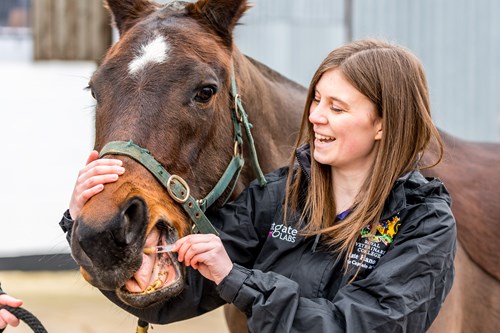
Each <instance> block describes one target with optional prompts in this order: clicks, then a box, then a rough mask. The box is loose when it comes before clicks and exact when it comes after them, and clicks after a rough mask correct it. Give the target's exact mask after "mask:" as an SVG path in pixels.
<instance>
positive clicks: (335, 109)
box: [330, 106, 343, 113]
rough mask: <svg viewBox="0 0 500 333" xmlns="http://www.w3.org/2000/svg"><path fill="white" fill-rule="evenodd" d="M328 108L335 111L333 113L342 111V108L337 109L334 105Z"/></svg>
mask: <svg viewBox="0 0 500 333" xmlns="http://www.w3.org/2000/svg"><path fill="white" fill-rule="evenodd" d="M330 109H332V111H333V112H335V113H340V112H342V111H343V110H342V109H339V108H336V107H333V106H332V107H331V108H330Z"/></svg>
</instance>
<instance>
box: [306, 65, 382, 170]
mask: <svg viewBox="0 0 500 333" xmlns="http://www.w3.org/2000/svg"><path fill="white" fill-rule="evenodd" d="M309 121H310V122H311V124H313V127H314V134H315V140H314V159H315V160H316V161H317V162H319V163H322V164H328V165H331V166H333V167H334V168H335V169H339V170H340V169H342V170H345V171H353V172H358V171H361V172H367V171H368V170H369V169H370V167H371V165H372V163H373V161H374V159H375V156H376V150H377V147H378V144H377V143H378V141H379V140H380V139H381V138H382V119H381V118H380V117H378V116H377V115H376V108H375V105H374V104H373V103H372V102H371V101H370V100H369V99H368V97H366V96H365V95H363V94H362V93H361V92H359V91H358V90H356V88H354V86H352V85H351V84H350V83H349V82H348V81H347V80H346V78H345V77H344V74H342V72H341V71H340V70H339V69H331V70H329V71H327V72H325V73H324V74H323V76H322V77H321V79H320V80H319V82H318V83H317V85H316V89H315V96H314V100H313V102H312V104H311V106H310V109H309Z"/></svg>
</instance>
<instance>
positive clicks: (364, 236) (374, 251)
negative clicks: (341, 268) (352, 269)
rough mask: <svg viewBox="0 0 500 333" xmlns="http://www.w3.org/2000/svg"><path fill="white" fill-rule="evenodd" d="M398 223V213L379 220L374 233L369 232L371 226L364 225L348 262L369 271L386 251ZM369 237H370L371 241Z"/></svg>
mask: <svg viewBox="0 0 500 333" xmlns="http://www.w3.org/2000/svg"><path fill="white" fill-rule="evenodd" d="M400 225H401V220H400V218H399V215H395V216H393V217H392V218H390V219H387V220H383V221H381V222H379V223H378V224H377V226H376V231H375V235H372V234H371V226H367V227H365V228H364V229H363V230H362V231H361V235H360V236H361V237H360V239H359V240H358V241H357V242H356V245H355V247H354V251H353V253H352V254H351V256H350V258H349V264H350V265H353V266H361V267H362V268H364V269H367V270H370V271H371V270H372V269H373V268H374V267H375V265H376V264H377V263H378V260H379V259H380V258H381V257H382V256H383V255H384V254H385V253H386V252H387V248H388V247H389V245H390V244H391V243H392V241H393V240H394V236H396V234H397V233H398V230H399V226H400ZM369 237H372V241H371V243H370V240H369ZM361 260H363V262H361Z"/></svg>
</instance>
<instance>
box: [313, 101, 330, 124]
mask: <svg viewBox="0 0 500 333" xmlns="http://www.w3.org/2000/svg"><path fill="white" fill-rule="evenodd" d="M322 109H323V106H322V105H321V103H320V104H317V105H311V108H310V111H309V122H310V123H311V124H327V123H328V119H327V118H326V116H325V113H324V112H323V110H322Z"/></svg>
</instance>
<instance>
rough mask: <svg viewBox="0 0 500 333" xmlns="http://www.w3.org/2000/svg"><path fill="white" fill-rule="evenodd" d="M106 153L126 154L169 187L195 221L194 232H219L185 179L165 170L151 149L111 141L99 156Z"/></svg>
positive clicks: (170, 191) (216, 233) (169, 190)
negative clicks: (150, 151) (192, 193)
mask: <svg viewBox="0 0 500 333" xmlns="http://www.w3.org/2000/svg"><path fill="white" fill-rule="evenodd" d="M104 155H124V156H128V157H130V158H132V159H134V160H136V161H137V162H139V163H141V164H142V165H143V166H144V167H145V168H146V169H148V171H149V172H150V173H151V174H152V175H153V176H155V178H156V179H157V180H158V181H159V182H160V183H161V184H162V185H163V187H165V188H166V189H167V191H168V193H169V194H170V196H171V197H172V199H174V200H175V201H176V202H178V203H179V204H181V205H182V208H183V209H184V210H185V211H186V213H188V215H189V217H190V218H191V220H192V221H193V223H194V228H193V232H200V233H203V234H208V233H211V234H215V235H218V234H219V233H218V232H217V230H215V228H214V226H213V225H212V224H211V223H210V221H209V220H208V218H207V217H206V216H205V214H204V213H203V211H202V210H201V208H200V206H199V205H198V202H197V201H196V199H194V198H193V197H192V196H191V194H190V191H189V186H188V185H187V183H186V182H185V181H184V179H182V178H181V177H179V176H177V175H172V174H170V173H169V172H168V171H167V170H165V168H164V167H163V166H162V165H161V164H160V163H158V161H156V160H155V159H154V157H153V156H151V154H150V153H149V150H147V149H144V148H141V147H139V146H138V145H136V144H134V143H133V142H132V141H128V142H127V141H111V142H109V143H108V144H106V145H105V146H104V147H103V148H102V150H101V152H100V153H99V157H103V156H104Z"/></svg>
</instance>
